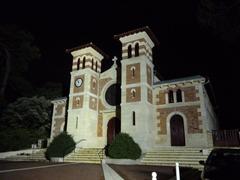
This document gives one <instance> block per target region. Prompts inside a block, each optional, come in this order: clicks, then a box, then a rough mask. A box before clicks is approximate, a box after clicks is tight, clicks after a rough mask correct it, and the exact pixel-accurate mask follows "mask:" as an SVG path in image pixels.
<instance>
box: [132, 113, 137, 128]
mask: <svg viewBox="0 0 240 180" xmlns="http://www.w3.org/2000/svg"><path fill="white" fill-rule="evenodd" d="M132 124H133V126H135V125H136V114H135V111H133V112H132Z"/></svg>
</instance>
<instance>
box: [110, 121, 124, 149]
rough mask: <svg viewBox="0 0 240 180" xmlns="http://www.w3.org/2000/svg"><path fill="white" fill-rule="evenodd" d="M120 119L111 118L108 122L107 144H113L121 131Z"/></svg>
mask: <svg viewBox="0 0 240 180" xmlns="http://www.w3.org/2000/svg"><path fill="white" fill-rule="evenodd" d="M120 130H121V124H120V120H119V119H118V118H116V117H114V118H112V119H110V120H109V121H108V124H107V145H109V144H111V143H112V142H113V140H114V138H115V137H116V135H117V134H118V133H120Z"/></svg>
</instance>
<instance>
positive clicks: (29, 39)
mask: <svg viewBox="0 0 240 180" xmlns="http://www.w3.org/2000/svg"><path fill="white" fill-rule="evenodd" d="M33 43H34V38H33V36H32V35H31V34H30V33H29V32H26V31H24V30H22V29H20V28H18V27H17V26H14V25H5V26H0V65H1V66H0V76H1V78H0V90H1V91H0V99H1V100H2V99H4V98H5V93H6V92H10V93H8V96H10V95H14V98H17V97H21V95H23V96H28V95H29V94H28V92H27V93H24V91H23V92H21V91H19V90H22V89H24V90H25V91H26V90H28V91H29V88H25V86H23V84H28V86H27V87H29V86H30V84H29V83H27V79H26V77H25V74H26V72H27V71H28V69H29V65H30V63H31V62H32V61H34V60H36V59H39V58H40V50H39V49H38V48H37V47H36V46H35V45H34V44H33ZM16 79H17V80H16ZM19 87H21V88H20V89H19ZM5 99H6V98H5Z"/></svg>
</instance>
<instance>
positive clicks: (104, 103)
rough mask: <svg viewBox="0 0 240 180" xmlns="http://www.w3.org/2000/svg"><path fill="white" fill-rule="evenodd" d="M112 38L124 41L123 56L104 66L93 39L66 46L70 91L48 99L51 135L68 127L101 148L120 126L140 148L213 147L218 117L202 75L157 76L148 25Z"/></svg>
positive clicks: (82, 141) (153, 39)
mask: <svg viewBox="0 0 240 180" xmlns="http://www.w3.org/2000/svg"><path fill="white" fill-rule="evenodd" d="M114 38H115V39H116V40H119V41H120V43H121V45H122V49H121V52H122V53H121V54H122V56H121V58H119V59H117V58H116V57H114V58H113V63H112V66H111V67H110V68H109V69H107V70H106V71H104V72H102V71H101V67H102V61H103V60H104V58H105V57H107V55H106V54H105V53H104V52H103V51H102V50H100V49H99V48H98V47H97V46H96V45H94V44H93V43H89V44H86V45H82V46H79V47H75V48H72V49H68V50H66V51H67V53H70V54H71V55H72V71H71V81H70V90H69V97H68V98H65V97H64V98H58V99H55V100H53V101H52V103H53V116H52V126H51V136H50V140H52V139H53V138H54V137H55V136H57V135H58V134H59V133H60V132H62V131H64V130H66V131H67V132H68V134H71V135H72V136H73V138H74V140H75V141H76V142H77V144H78V145H79V146H80V147H81V148H104V147H105V146H106V145H107V144H110V143H111V142H112V141H113V140H114V137H115V136H116V135H117V134H118V133H119V132H124V133H128V134H129V135H130V136H131V137H133V139H134V140H135V142H137V143H138V144H139V145H140V147H141V149H142V151H143V152H146V151H148V150H150V149H153V148H158V147H176V146H181V147H212V146H213V142H212V130H216V129H217V128H218V123H217V119H216V116H215V113H214V111H213V107H212V105H211V102H210V99H209V97H208V94H207V91H206V88H205V85H206V84H207V80H206V79H205V78H204V77H202V76H200V75H195V76H191V77H183V78H182V77H181V78H178V79H171V80H160V79H159V78H158V77H157V76H156V75H155V73H154V64H153V54H152V52H153V51H152V49H153V48H154V46H155V45H156V43H158V40H157V39H156V37H155V35H154V34H153V32H152V31H151V29H150V28H149V27H143V28H139V29H135V30H132V31H128V32H125V33H122V34H119V35H115V36H114ZM117 61H120V64H121V65H120V66H119V65H117V64H118V63H117ZM158 63H161V62H158Z"/></svg>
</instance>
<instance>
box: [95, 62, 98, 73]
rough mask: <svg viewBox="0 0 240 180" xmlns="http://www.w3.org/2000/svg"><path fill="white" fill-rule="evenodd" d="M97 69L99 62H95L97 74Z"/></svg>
mask: <svg viewBox="0 0 240 180" xmlns="http://www.w3.org/2000/svg"><path fill="white" fill-rule="evenodd" d="M97 68H98V62H97V61H96V62H95V71H96V72H97Z"/></svg>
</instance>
